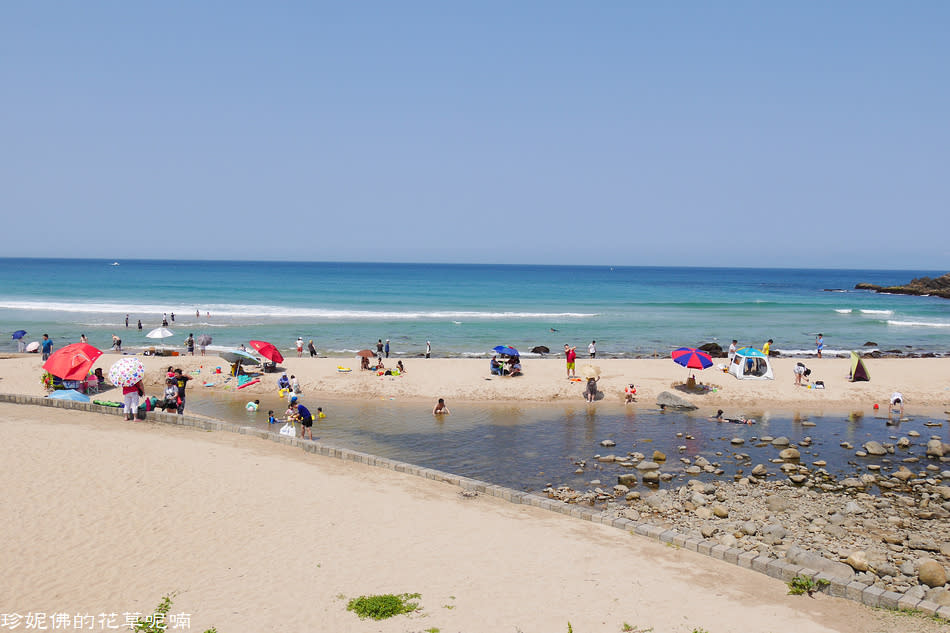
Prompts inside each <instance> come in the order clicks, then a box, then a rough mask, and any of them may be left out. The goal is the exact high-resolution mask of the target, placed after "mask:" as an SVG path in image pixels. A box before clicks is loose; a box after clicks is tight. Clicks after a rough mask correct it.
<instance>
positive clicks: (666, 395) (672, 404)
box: [656, 391, 699, 411]
mask: <svg viewBox="0 0 950 633" xmlns="http://www.w3.org/2000/svg"><path fill="white" fill-rule="evenodd" d="M656 403H657V404H658V405H659V406H661V407H666V408H669V409H682V410H684V411H692V410H694V409H698V408H699V407H697V406H696V405H695V404H693V403H692V402H690V401H689V400H687V399H686V398H683V397H681V396H678V395H676V394H675V393H670V392H669V391H661V392H660V393H659V394H658V395H657V397H656Z"/></svg>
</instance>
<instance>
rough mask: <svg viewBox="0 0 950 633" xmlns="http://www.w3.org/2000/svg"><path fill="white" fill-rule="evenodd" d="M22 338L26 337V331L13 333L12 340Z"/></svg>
mask: <svg viewBox="0 0 950 633" xmlns="http://www.w3.org/2000/svg"><path fill="white" fill-rule="evenodd" d="M24 336H26V330H17V331H16V332H14V333H13V340H14V341H18V340H20V339H21V338H23V337H24Z"/></svg>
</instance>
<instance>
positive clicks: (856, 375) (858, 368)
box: [848, 352, 871, 382]
mask: <svg viewBox="0 0 950 633" xmlns="http://www.w3.org/2000/svg"><path fill="white" fill-rule="evenodd" d="M848 380H850V381H851V382H861V381H864V382H868V381H870V380H871V374H869V373H868V368H867V367H865V366H864V360H862V358H861V357H860V356H858V353H857V352H851V373H850V374H848Z"/></svg>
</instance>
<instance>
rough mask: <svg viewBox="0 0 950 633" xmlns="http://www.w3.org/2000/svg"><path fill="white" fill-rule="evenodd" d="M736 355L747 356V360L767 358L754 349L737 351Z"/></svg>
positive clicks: (744, 348) (745, 348) (748, 348)
mask: <svg viewBox="0 0 950 633" xmlns="http://www.w3.org/2000/svg"><path fill="white" fill-rule="evenodd" d="M736 354H738V355H740V356H745V357H746V358H765V354H763V353H762V352H760V351H759V350H757V349H755V348H754V347H743V348H742V349H737V350H736Z"/></svg>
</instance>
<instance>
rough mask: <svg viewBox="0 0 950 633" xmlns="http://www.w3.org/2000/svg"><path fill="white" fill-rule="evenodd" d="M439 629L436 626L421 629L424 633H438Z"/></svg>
mask: <svg viewBox="0 0 950 633" xmlns="http://www.w3.org/2000/svg"><path fill="white" fill-rule="evenodd" d="M440 630H441V629H440V628H439V627H437V626H434V627H432V628H431V629H423V631H424V633H439V631H440Z"/></svg>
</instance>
